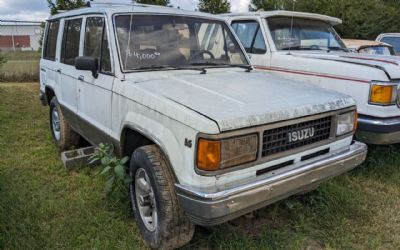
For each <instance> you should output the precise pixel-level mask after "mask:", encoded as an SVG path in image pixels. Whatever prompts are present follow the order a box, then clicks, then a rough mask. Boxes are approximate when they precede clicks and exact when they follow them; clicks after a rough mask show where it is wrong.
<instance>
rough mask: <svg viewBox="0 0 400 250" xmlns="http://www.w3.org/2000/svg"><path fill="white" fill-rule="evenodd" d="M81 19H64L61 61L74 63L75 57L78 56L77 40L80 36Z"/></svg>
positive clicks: (69, 63) (78, 40)
mask: <svg viewBox="0 0 400 250" xmlns="http://www.w3.org/2000/svg"><path fill="white" fill-rule="evenodd" d="M81 26H82V19H73V20H67V21H65V27H64V37H63V46H62V50H61V62H62V63H65V64H68V65H75V58H76V57H78V56H79V42H80V38H81Z"/></svg>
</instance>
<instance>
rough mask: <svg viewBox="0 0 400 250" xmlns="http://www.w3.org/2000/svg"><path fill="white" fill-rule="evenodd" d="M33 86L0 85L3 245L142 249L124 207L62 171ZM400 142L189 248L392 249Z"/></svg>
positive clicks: (98, 184)
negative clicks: (312, 187)
mask: <svg viewBox="0 0 400 250" xmlns="http://www.w3.org/2000/svg"><path fill="white" fill-rule="evenodd" d="M37 96H38V85H37V84H21V83H19V84H4V83H3V84H0V100H1V102H0V249H4V248H5V249H48V248H61V249H76V248H80V249H88V248H90V249H142V248H144V246H143V244H142V243H141V241H140V237H139V235H138V233H137V229H136V226H135V224H134V222H133V219H132V218H131V216H130V213H129V211H128V209H127V207H126V204H113V203H112V202H110V201H107V200H106V198H105V194H104V191H103V187H104V186H103V183H102V180H101V179H100V178H99V177H96V176H94V172H93V170H91V169H90V168H82V169H80V170H77V171H72V172H66V171H65V170H64V169H63V167H62V164H61V162H60V160H59V153H58V152H57V150H56V149H55V147H54V146H53V144H52V141H51V136H50V133H49V129H48V121H47V119H48V108H47V107H42V106H40V104H39V101H38V97H37ZM399 232H400V146H387V147H370V153H369V157H368V160H367V162H366V163H365V164H363V165H362V166H360V167H359V168H357V169H356V170H354V171H352V172H351V173H349V174H346V175H343V176H341V177H338V178H336V179H334V180H332V181H329V182H327V183H326V184H324V185H322V186H321V187H320V188H319V189H318V190H317V191H314V192H312V193H311V194H309V195H306V196H296V197H292V198H289V199H286V200H283V201H281V202H279V203H277V204H274V205H272V206H269V207H267V208H264V209H262V210H259V211H257V212H256V213H254V214H253V216H252V217H250V216H247V217H241V218H239V219H237V220H235V221H232V222H230V223H226V224H223V225H221V226H217V227H213V228H211V229H204V228H198V229H197V230H196V234H195V237H194V239H193V241H192V242H191V243H190V244H189V245H188V246H187V247H186V249H193V248H197V249H198V248H200V249H215V248H216V249H241V250H242V249H260V248H262V249H306V248H310V249H320V248H325V249H398V248H399V246H400V233H399Z"/></svg>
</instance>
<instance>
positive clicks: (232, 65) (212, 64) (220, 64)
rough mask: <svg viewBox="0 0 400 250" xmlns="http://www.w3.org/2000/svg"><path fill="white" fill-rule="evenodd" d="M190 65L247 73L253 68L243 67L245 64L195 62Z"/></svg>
mask: <svg viewBox="0 0 400 250" xmlns="http://www.w3.org/2000/svg"><path fill="white" fill-rule="evenodd" d="M190 65H192V66H213V67H231V68H242V69H245V70H247V71H248V72H250V71H252V70H253V67H252V66H251V65H245V64H229V63H216V62H210V61H206V62H196V63H191V64H190Z"/></svg>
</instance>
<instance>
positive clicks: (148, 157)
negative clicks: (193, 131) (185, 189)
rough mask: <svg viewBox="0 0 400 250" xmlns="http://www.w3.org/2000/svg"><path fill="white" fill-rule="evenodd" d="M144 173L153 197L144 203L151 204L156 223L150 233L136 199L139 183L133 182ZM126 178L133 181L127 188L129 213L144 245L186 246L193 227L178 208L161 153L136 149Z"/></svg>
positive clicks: (171, 178) (172, 180)
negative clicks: (133, 217)
mask: <svg viewBox="0 0 400 250" xmlns="http://www.w3.org/2000/svg"><path fill="white" fill-rule="evenodd" d="M144 173H145V174H146V175H147V176H146V178H148V180H147V181H148V184H150V185H151V188H152V190H151V193H152V194H153V195H149V197H154V198H153V199H152V202H150V203H148V202H147V203H145V204H147V205H149V204H152V203H154V204H155V206H154V204H153V207H155V211H156V218H155V220H154V221H156V223H154V224H153V225H150V227H151V226H154V229H153V230H150V229H149V228H148V227H147V226H146V224H147V223H146V222H145V219H143V217H142V215H141V211H140V206H141V205H139V202H138V199H137V193H140V191H139V189H140V188H136V187H137V186H138V183H137V182H140V181H142V180H141V179H139V181H136V179H137V177H136V175H138V176H139V175H143V174H144ZM130 175H131V177H132V180H133V181H132V184H131V186H130V194H131V195H130V196H131V203H132V209H133V213H134V216H135V219H136V224H137V225H138V228H139V230H140V232H141V234H142V237H143V240H144V242H145V244H146V245H147V246H149V247H151V248H153V249H174V248H178V247H181V246H184V245H185V244H187V243H188V242H189V241H190V240H191V239H192V237H193V233H194V225H193V224H192V223H191V222H190V221H189V219H188V218H187V217H186V216H185V214H184V212H183V211H182V209H181V208H180V206H179V203H178V199H177V196H176V193H175V187H174V183H175V178H174V175H173V174H172V172H171V168H170V166H169V164H168V161H167V159H166V158H165V156H164V154H163V153H162V152H161V150H160V149H159V148H158V147H157V146H155V145H148V146H144V147H141V148H138V149H136V150H135V152H133V154H132V158H131V161H130ZM140 199H141V198H140ZM147 199H149V200H150V199H151V198H147ZM141 200H142V201H143V199H141ZM143 204H144V203H143V202H142V205H143ZM142 211H143V210H142ZM147 211H148V210H147ZM154 221H153V222H154ZM147 225H148V224H147Z"/></svg>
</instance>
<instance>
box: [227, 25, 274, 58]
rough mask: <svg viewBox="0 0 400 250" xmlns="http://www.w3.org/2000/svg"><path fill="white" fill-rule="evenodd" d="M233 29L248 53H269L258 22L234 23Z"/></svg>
mask: <svg viewBox="0 0 400 250" xmlns="http://www.w3.org/2000/svg"><path fill="white" fill-rule="evenodd" d="M232 28H233V30H234V31H235V33H236V35H237V36H238V38H239V40H240V41H241V42H242V44H243V47H244V48H245V50H246V52H247V53H251V54H265V53H266V52H267V48H266V46H265V40H264V37H263V34H262V31H261V28H260V24H259V23H258V22H256V21H237V22H233V23H232Z"/></svg>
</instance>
